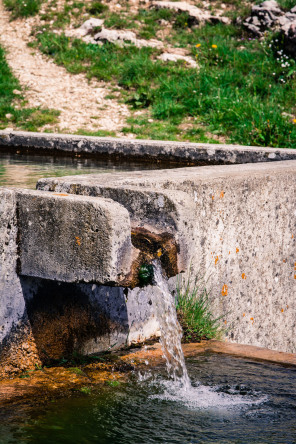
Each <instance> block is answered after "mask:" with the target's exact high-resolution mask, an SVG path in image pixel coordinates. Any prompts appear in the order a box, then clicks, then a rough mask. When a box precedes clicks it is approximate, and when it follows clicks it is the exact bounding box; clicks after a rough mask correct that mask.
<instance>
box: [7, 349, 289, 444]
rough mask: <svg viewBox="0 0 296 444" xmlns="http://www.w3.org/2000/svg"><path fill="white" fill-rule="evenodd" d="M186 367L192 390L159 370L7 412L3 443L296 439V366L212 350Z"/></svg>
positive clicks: (187, 443)
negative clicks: (213, 352) (25, 408)
mask: <svg viewBox="0 0 296 444" xmlns="http://www.w3.org/2000/svg"><path fill="white" fill-rule="evenodd" d="M187 366H188V372H189V376H190V378H191V381H192V384H193V387H192V388H191V389H190V391H189V392H182V390H180V389H178V388H176V387H173V386H172V384H170V383H168V381H167V380H166V379H165V373H164V370H163V369H161V368H159V369H154V370H153V373H151V372H147V373H146V374H142V375H137V374H134V375H132V377H131V378H130V380H129V382H128V383H122V384H120V385H118V386H116V387H110V386H107V385H106V386H104V387H101V388H96V389H93V390H92V392H91V393H90V394H82V393H78V392H77V393H73V395H71V396H70V397H68V398H64V399H60V400H57V401H55V402H49V403H48V405H46V406H43V407H38V409H32V410H29V411H20V410H19V411H17V410H15V409H13V411H10V412H8V411H7V410H6V411H4V410H3V409H2V410H1V413H0V437H1V438H0V442H1V444H2V443H18V444H22V443H34V444H35V443H36V444H37V443H38V444H40V443H42V444H59V443H61V444H62V443H63V444H68V443H69V444H70V443H71V444H73V443H85V444H92V443H100V444H144V443H170V444H173V443H176V444H177V443H178V444H179V443H180V444H181V443H182V444H190V443H192V444H193V443H222V444H224V443H225V444H226V443H236V444H237V443H246V444H250V443H252V444H253V443H260V444H262V443H264V444H265V443H277V444H279V443H281V444H284V443H285V444H288V443H291V444H292V443H295V442H296V415H295V413H296V384H295V376H296V369H295V368H285V367H281V366H279V365H273V364H265V363H259V362H251V361H248V360H243V359H240V358H234V357H229V356H226V355H216V354H207V353H205V354H203V355H199V356H198V357H196V358H194V359H189V360H187ZM156 375H157V376H156Z"/></svg>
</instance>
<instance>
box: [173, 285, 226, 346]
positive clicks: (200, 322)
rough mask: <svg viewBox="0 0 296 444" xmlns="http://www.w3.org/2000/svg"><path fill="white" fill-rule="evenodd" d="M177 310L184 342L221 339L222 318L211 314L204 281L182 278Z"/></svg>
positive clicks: (178, 288) (177, 293) (178, 286)
mask: <svg viewBox="0 0 296 444" xmlns="http://www.w3.org/2000/svg"><path fill="white" fill-rule="evenodd" d="M176 309H177V315H178V320H179V322H180V324H181V326H182V329H183V338H182V341H183V342H200V341H201V340H202V339H214V338H216V339H218V338H220V336H221V334H222V329H221V327H220V318H215V317H214V316H213V314H212V313H211V307H210V302H209V294H208V292H207V290H206V287H205V284H204V282H203V280H200V279H198V278H196V279H195V280H194V281H193V282H192V280H191V279H190V278H188V279H187V280H185V279H184V278H183V279H182V278H181V280H180V281H179V282H178V285H177V291H176Z"/></svg>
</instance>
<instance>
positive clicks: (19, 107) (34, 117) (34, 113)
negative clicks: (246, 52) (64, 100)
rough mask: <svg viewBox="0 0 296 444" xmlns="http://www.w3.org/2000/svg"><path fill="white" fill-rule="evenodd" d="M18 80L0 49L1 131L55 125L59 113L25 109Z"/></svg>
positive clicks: (39, 109)
mask: <svg viewBox="0 0 296 444" xmlns="http://www.w3.org/2000/svg"><path fill="white" fill-rule="evenodd" d="M16 91H20V92H21V87H20V84H19V82H18V80H17V79H16V78H15V77H14V76H13V74H12V72H11V70H10V68H9V66H8V64H7V62H6V59H5V53H4V50H3V48H1V47H0V129H4V128H6V127H9V126H17V127H18V128H21V129H24V130H27V131H37V130H38V129H39V128H40V127H42V126H43V125H46V124H48V123H55V122H56V120H57V117H58V115H59V112H58V111H56V110H48V109H41V108H25V105H26V103H25V101H24V98H23V96H22V94H17V93H16Z"/></svg>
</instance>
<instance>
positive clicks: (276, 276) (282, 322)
mask: <svg viewBox="0 0 296 444" xmlns="http://www.w3.org/2000/svg"><path fill="white" fill-rule="evenodd" d="M295 183H296V162H295V161H287V162H275V163H272V164H266V163H265V164H255V165H251V164H248V165H232V166H212V167H201V168H182V169H176V170H167V171H165V170H162V171H158V172H157V175H155V172H149V171H146V172H135V173H119V174H117V175H110V174H106V175H104V177H102V176H95V175H92V176H79V177H77V176H76V177H72V178H71V177H67V178H61V179H42V180H41V181H39V183H38V188H39V189H43V190H52V191H55V192H57V191H58V192H63V191H66V192H69V193H82V194H92V195H94V194H95V193H97V194H98V195H105V193H106V194H108V196H110V197H111V194H110V189H113V191H112V192H113V193H114V194H115V193H117V192H118V189H120V188H126V190H127V191H126V193H127V194H128V192H129V191H128V190H129V189H130V187H132V188H133V190H134V191H133V193H135V188H138V190H139V196H140V195H141V192H142V189H143V188H144V189H145V191H147V190H149V189H150V190H151V192H155V190H157V192H158V193H162V192H165V193H168V192H169V193H170V199H171V200H172V201H173V193H175V192H176V196H177V195H178V193H180V192H182V193H183V195H186V194H187V196H188V200H187V199H186V202H190V204H188V205H189V206H191V216H190V217H189V219H188V210H187V208H188V206H187V204H186V206H185V207H186V210H185V213H184V216H183V220H184V221H186V220H187V219H188V220H189V221H190V223H191V221H192V220H193V222H194V223H193V231H191V233H192V235H191V238H190V239H191V248H192V250H191V253H190V254H191V259H190V262H191V273H192V275H193V276H196V275H198V276H204V277H205V278H206V279H207V286H208V287H209V288H211V289H212V292H211V298H212V301H213V304H214V310H215V313H216V315H217V316H222V317H223V323H224V325H225V329H226V336H227V337H228V338H229V340H231V341H233V342H238V343H242V344H251V345H256V346H261V347H267V348H271V349H274V350H280V351H286V352H295V351H296V341H295V338H296V318H295V313H296V305H295V304H296V300H295V294H296V274H295V268H296V257H295V252H296V245H295V242H296V241H295V239H296V210H295V209H296V192H295ZM115 190H116V191H115ZM112 198H114V195H113V197H112ZM126 200H127V199H126ZM132 201H133V202H134V198H133V199H132ZM121 202H122V204H123V205H124V206H126V208H127V209H128V211H129V212H130V214H131V217H132V218H133V217H134V215H133V214H136V211H135V209H133V210H132V211H131V209H130V208H129V206H128V205H127V203H126V202H125V201H124V200H122V201H121ZM141 202H142V204H141ZM135 205H136V204H135ZM137 205H138V206H139V211H142V208H143V207H144V206H145V204H144V200H143V199H140V198H139V201H138V204H137ZM180 211H181V210H180ZM151 217H153V216H152V215H151ZM181 218H182V216H181Z"/></svg>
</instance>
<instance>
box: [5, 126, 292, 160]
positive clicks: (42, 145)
mask: <svg viewBox="0 0 296 444" xmlns="http://www.w3.org/2000/svg"><path fill="white" fill-rule="evenodd" d="M1 147H2V149H4V148H5V149H7V148H11V149H15V148H17V149H18V150H21V151H24V152H26V151H27V150H28V149H30V150H32V151H36V150H39V151H44V152H46V151H50V152H51V153H61V154H75V153H80V154H83V155H92V156H110V157H116V158H120V157H126V158H132V159H134V160H141V161H142V162H155V161H157V162H177V163H178V164H179V165H189V164H191V165H194V164H195V165H197V164H202V165H205V164H234V163H255V162H271V161H277V160H290V159H296V150H294V149H284V148H261V147H250V146H238V145H223V144H217V145H216V144H207V143H186V142H166V141H153V140H130V139H122V138H121V139H116V138H111V137H110V138H107V137H106V138H105V137H91V136H73V135H68V134H62V135H61V134H47V133H43V134H42V133H31V132H22V131H19V132H18V131H12V132H7V131H0V149H1Z"/></svg>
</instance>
